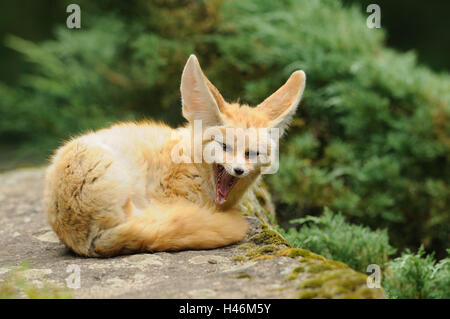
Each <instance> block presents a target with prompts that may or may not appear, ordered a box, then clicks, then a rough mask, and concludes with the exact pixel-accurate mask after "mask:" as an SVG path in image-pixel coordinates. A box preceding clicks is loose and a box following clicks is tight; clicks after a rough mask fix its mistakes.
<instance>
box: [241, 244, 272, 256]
mask: <svg viewBox="0 0 450 319" xmlns="http://www.w3.org/2000/svg"><path fill="white" fill-rule="evenodd" d="M278 249H279V248H278V247H277V246H275V245H264V246H262V247H259V248H256V249H252V250H249V251H247V252H246V253H245V256H247V257H256V256H261V255H264V254H267V253H273V252H275V251H277V250H278Z"/></svg>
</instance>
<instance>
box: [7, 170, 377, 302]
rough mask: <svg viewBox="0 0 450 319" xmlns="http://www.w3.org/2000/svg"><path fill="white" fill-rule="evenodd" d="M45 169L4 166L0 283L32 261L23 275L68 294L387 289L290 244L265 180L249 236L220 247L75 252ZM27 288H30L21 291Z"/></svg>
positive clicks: (252, 208)
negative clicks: (55, 213)
mask: <svg viewBox="0 0 450 319" xmlns="http://www.w3.org/2000/svg"><path fill="white" fill-rule="evenodd" d="M43 177H44V169H43V168H34V169H20V170H16V171H11V172H7V173H3V174H0V243H1V246H0V284H1V283H2V282H3V283H5V282H7V281H8V280H11V279H10V276H11V274H12V273H17V272H18V271H17V270H16V269H17V268H18V266H20V265H22V264H23V263H27V265H28V266H27V267H25V268H22V269H25V270H22V271H20V272H19V273H20V274H21V276H22V278H25V280H27V281H29V282H30V285H32V287H37V288H36V289H39V287H45V286H51V287H53V288H52V289H65V291H68V294H65V295H63V297H67V296H71V297H74V298H112V297H113V298H296V297H305V298H310V297H318V298H322V297H338V298H339V297H343V298H347V297H356V298H363V297H370V298H374V297H375V298H376V297H383V292H382V291H381V289H369V288H367V287H366V286H365V283H364V281H365V278H366V276H365V275H363V274H359V273H356V272H355V271H353V270H351V269H350V268H348V267H347V266H345V265H343V264H340V263H336V262H331V261H327V260H325V259H324V258H323V257H321V256H318V255H315V254H312V253H310V252H308V251H303V250H295V249H290V248H289V247H288V245H287V244H286V243H284V240H283V239H282V238H281V237H280V236H279V235H278V234H277V233H276V232H274V231H273V229H271V226H270V219H271V217H270V216H271V211H272V210H273V207H272V206H271V204H270V198H269V195H268V193H267V191H266V190H265V189H264V188H263V187H257V188H255V190H254V192H253V193H251V194H249V196H248V199H247V200H246V201H245V202H244V203H243V204H242V210H243V211H244V215H246V218H247V219H248V220H249V222H250V223H251V230H250V232H249V235H248V238H247V239H246V240H245V241H244V242H242V243H239V244H235V245H231V246H228V247H224V248H220V249H213V250H197V251H194V250H190V251H180V252H170V253H167V252H163V253H154V254H137V255H129V256H120V257H115V258H107V259H94V258H84V257H79V256H76V255H75V254H73V253H72V252H70V251H69V250H68V249H66V248H65V247H64V245H62V244H61V243H60V242H59V240H58V238H57V237H56V236H55V234H54V233H53V231H52V230H51V229H50V227H49V226H48V224H47V221H46V218H45V214H44V209H43V204H42V191H43ZM318 269H319V270H318ZM337 272H339V273H337ZM78 274H79V281H78V282H77V278H78V276H77V275H78ZM341 274H342V276H341ZM8 278H9V279H8ZM340 278H346V281H345V282H343V280H340ZM347 279H348V280H347ZM333 280H334V281H333ZM78 284H79V288H76V289H75V288H74V287H76V286H77V285H78ZM67 286H69V288H67ZM32 291H34V294H32V295H31V296H36V290H32ZM0 296H1V291H0ZM26 296H30V293H28V294H25V293H22V292H21V293H20V294H19V297H26ZM38 297H39V294H38Z"/></svg>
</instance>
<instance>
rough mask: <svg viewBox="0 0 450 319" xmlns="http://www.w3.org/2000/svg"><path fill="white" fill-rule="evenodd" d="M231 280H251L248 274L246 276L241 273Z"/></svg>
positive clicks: (244, 273)
mask: <svg viewBox="0 0 450 319" xmlns="http://www.w3.org/2000/svg"><path fill="white" fill-rule="evenodd" d="M231 278H234V279H244V278H247V279H251V278H252V276H251V275H249V274H247V273H246V272H241V273H240V274H238V275H235V276H231Z"/></svg>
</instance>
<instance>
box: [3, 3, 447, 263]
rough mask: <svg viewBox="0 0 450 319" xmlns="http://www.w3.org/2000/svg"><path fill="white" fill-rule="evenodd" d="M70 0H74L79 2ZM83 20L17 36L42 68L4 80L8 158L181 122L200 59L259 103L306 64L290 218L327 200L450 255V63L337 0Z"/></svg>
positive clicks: (293, 141)
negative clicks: (183, 94)
mask: <svg viewBox="0 0 450 319" xmlns="http://www.w3.org/2000/svg"><path fill="white" fill-rule="evenodd" d="M68 3H69V2H67V4H68ZM77 3H78V4H79V5H80V7H81V8H82V28H81V29H80V30H69V29H67V28H66V27H65V24H64V22H61V24H59V25H58V26H57V27H56V28H55V30H54V39H52V40H48V41H44V42H41V43H33V42H31V41H27V40H24V39H22V38H19V37H16V36H14V35H9V36H7V37H6V38H5V44H6V45H7V46H8V47H9V48H12V49H14V50H16V51H19V52H21V53H22V54H23V57H24V58H25V59H26V60H27V61H28V62H29V70H30V71H29V72H27V73H26V74H22V76H21V77H20V78H19V83H18V84H17V85H7V84H5V83H0V96H1V99H0V150H2V151H1V152H0V153H1V154H2V155H0V163H2V167H4V168H7V167H10V166H8V165H10V163H16V164H17V163H27V164H33V163H36V162H42V160H43V159H45V158H46V156H48V154H49V153H50V152H51V150H52V149H53V148H55V147H56V146H57V145H59V144H60V143H61V142H62V141H63V140H64V139H67V138H68V137H69V136H71V135H73V134H79V133H81V132H83V131H86V130H88V129H96V128H99V127H104V126H106V125H108V124H109V123H112V122H114V121H117V120H135V119H140V118H142V117H145V116H146V117H151V118H157V119H161V120H164V121H168V122H169V123H171V124H173V125H177V124H179V123H181V122H182V118H181V112H180V94H179V79H180V74H181V70H182V68H183V65H184V63H185V62H186V59H187V57H188V56H189V54H191V53H195V54H196V55H197V56H198V57H199V60H200V62H201V64H202V67H203V69H204V71H205V73H206V74H207V76H208V77H209V78H210V79H211V81H212V82H213V83H214V84H215V85H216V86H217V87H218V88H219V90H220V91H221V92H222V93H223V95H224V96H225V97H226V98H228V99H229V100H236V99H238V98H240V99H241V100H243V101H245V102H248V103H250V104H257V103H259V102H260V101H262V100H263V99H264V98H265V97H266V96H267V95H268V94H270V93H271V92H273V91H274V90H275V89H277V88H278V87H279V86H280V85H281V84H282V83H283V82H284V81H285V80H286V79H287V78H288V76H289V75H290V73H291V72H293V71H294V70H296V69H303V70H305V72H306V74H307V87H306V90H305V94H304V98H303V100H302V102H301V107H300V109H299V111H298V113H297V115H296V118H295V120H294V123H293V125H292V128H291V130H290V132H289V134H288V136H287V140H286V142H284V144H283V148H282V154H281V156H280V159H281V162H280V171H279V172H278V173H277V174H276V175H271V176H269V177H268V178H267V180H268V182H269V184H270V187H271V189H272V191H273V192H274V194H275V196H274V197H275V200H276V204H277V207H278V212H279V216H280V218H281V220H280V222H281V224H282V225H283V223H284V222H285V221H287V220H289V219H292V218H294V217H297V218H298V217H303V216H306V215H319V214H320V213H321V212H322V210H323V207H325V206H329V207H330V208H331V209H333V210H334V211H339V212H341V214H343V215H344V216H346V217H347V219H348V220H350V221H352V222H354V223H358V224H364V225H367V226H369V227H370V228H372V229H376V228H386V229H387V230H388V232H389V237H390V241H391V244H392V245H393V246H395V247H396V248H399V249H403V248H406V247H409V248H412V249H417V247H419V246H420V245H421V244H423V245H424V247H425V248H426V249H427V250H428V251H435V252H436V255H437V256H439V257H443V256H444V255H445V249H446V248H447V247H448V244H449V241H450V235H449V234H450V211H449V210H450V185H449V181H450V165H449V156H450V77H449V74H448V73H445V72H441V73H437V72H432V71H430V70H429V69H428V68H426V67H423V66H421V65H419V64H418V63H417V59H416V56H415V54H414V53H412V52H409V53H398V52H397V51H395V50H392V49H390V48H388V47H386V45H385V39H386V35H385V33H384V31H383V30H382V29H369V28H367V27H366V16H364V15H363V14H362V13H361V10H360V9H359V8H357V7H343V6H342V5H341V3H340V2H339V1H335V0H280V1H273V0H258V1H256V0H239V1H232V0H230V1H225V0H210V1H194V0H169V1H159V0H155V1H142V0H134V1H127V2H113V1H107V0H104V1H95V2H93V1H87V0H83V1H78V2H77Z"/></svg>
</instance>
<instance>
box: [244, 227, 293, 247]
mask: <svg viewBox="0 0 450 319" xmlns="http://www.w3.org/2000/svg"><path fill="white" fill-rule="evenodd" d="M250 240H251V241H253V242H254V243H255V244H257V245H270V244H273V245H282V246H286V247H290V245H289V243H288V242H287V241H286V240H285V239H284V238H283V237H282V236H281V235H280V234H279V233H277V232H276V231H274V230H272V229H269V227H268V226H267V225H263V229H262V231H261V232H260V233H259V234H256V235H254V236H253V237H252V238H250Z"/></svg>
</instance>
